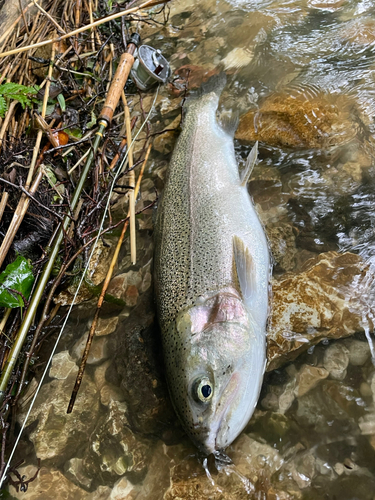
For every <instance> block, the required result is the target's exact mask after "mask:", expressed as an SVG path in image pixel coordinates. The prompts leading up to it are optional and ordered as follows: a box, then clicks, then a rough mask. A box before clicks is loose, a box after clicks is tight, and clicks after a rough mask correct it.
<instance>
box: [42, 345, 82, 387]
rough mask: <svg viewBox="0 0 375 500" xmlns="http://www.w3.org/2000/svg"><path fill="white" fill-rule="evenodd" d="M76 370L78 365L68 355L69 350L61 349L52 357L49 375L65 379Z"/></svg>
mask: <svg viewBox="0 0 375 500" xmlns="http://www.w3.org/2000/svg"><path fill="white" fill-rule="evenodd" d="M72 372H73V373H77V372H78V366H77V365H76V363H75V361H74V359H73V358H72V357H71V356H70V354H69V351H61V352H59V353H57V354H55V355H54V356H53V358H52V363H51V368H50V370H49V376H50V377H51V378H57V379H59V380H65V379H66V378H68V377H69V375H70V374H71V373H72Z"/></svg>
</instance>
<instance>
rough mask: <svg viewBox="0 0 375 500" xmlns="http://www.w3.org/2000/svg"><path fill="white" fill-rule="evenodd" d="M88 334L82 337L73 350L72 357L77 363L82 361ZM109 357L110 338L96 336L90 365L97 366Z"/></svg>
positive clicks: (89, 357) (92, 346)
mask: <svg viewBox="0 0 375 500" xmlns="http://www.w3.org/2000/svg"><path fill="white" fill-rule="evenodd" d="M87 336H88V332H87V333H85V334H84V335H82V337H81V338H80V340H78V341H77V342H76V343H75V345H74V346H73V349H72V357H73V359H75V360H77V361H79V362H80V361H81V359H82V355H83V351H84V349H85V347H86V342H87ZM108 357H109V354H108V338H107V337H96V336H94V338H93V341H92V344H91V347H90V351H89V355H88V358H87V364H88V365H97V364H99V363H100V362H102V361H104V360H105V359H107V358H108Z"/></svg>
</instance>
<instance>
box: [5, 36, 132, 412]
mask: <svg viewBox="0 0 375 500" xmlns="http://www.w3.org/2000/svg"><path fill="white" fill-rule="evenodd" d="M140 41H141V37H140V35H139V34H138V33H133V34H132V35H131V38H130V41H129V44H128V46H127V50H126V52H124V53H123V54H122V55H121V57H120V61H119V64H118V67H117V70H116V73H115V76H114V78H113V80H112V83H111V86H110V88H109V91H108V94H107V98H106V100H105V103H104V106H103V108H102V112H101V114H100V116H99V122H98V124H99V128H98V130H97V132H96V134H95V140H94V144H93V145H92V147H91V150H90V153H89V155H88V157H87V160H86V163H85V165H84V168H83V171H82V174H81V176H80V178H79V181H78V184H77V186H76V188H75V190H74V193H73V196H72V199H71V201H70V209H71V211H72V212H74V210H75V208H76V206H77V204H78V200H79V199H80V196H81V192H82V189H83V186H84V184H85V181H86V179H87V176H88V173H89V171H90V168H91V165H92V163H93V161H94V158H95V155H96V152H97V150H98V147H99V144H100V142H101V140H102V138H103V135H104V132H105V130H106V128H107V127H108V126H109V125H110V123H111V121H112V118H113V114H114V112H115V109H116V107H117V105H118V103H119V100H120V97H121V94H122V92H123V90H124V87H125V84H126V82H127V80H128V77H129V73H130V70H131V69H132V66H133V64H134V53H135V51H136V49H137V47H138V46H139V44H140ZM70 222H71V218H70V217H69V216H68V215H66V216H65V218H64V220H63V222H62V223H61V225H60V228H59V230H58V232H57V234H56V237H55V239H54V241H53V243H52V245H51V253H50V255H49V259H48V262H47V263H46V265H45V266H44V269H43V272H42V274H41V277H40V278H39V281H38V283H37V286H36V289H35V292H34V293H33V296H32V299H31V301H30V304H29V307H28V309H27V312H26V314H25V317H24V319H23V322H22V324H21V327H20V329H19V331H18V333H17V336H16V339H15V342H14V344H13V346H12V348H11V350H10V352H9V355H8V358H7V361H6V363H5V366H4V369H3V372H2V374H1V378H0V405H1V404H2V403H3V401H4V398H5V394H6V389H7V386H8V382H9V380H10V377H11V374H12V371H13V368H14V366H15V364H16V362H17V359H18V356H19V354H20V352H21V349H22V346H23V344H24V342H25V339H26V336H27V334H28V332H29V329H30V327H31V324H32V322H33V320H34V317H35V313H36V310H37V307H38V305H39V303H40V301H41V299H42V296H43V293H44V291H45V288H46V286H47V283H48V280H49V277H50V275H51V272H52V269H53V267H54V264H55V261H56V258H57V255H58V253H59V251H60V246H61V243H62V241H63V239H64V234H66V231H67V229H68V227H69V224H70Z"/></svg>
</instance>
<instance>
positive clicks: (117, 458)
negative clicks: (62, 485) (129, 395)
mask: <svg viewBox="0 0 375 500" xmlns="http://www.w3.org/2000/svg"><path fill="white" fill-rule="evenodd" d="M127 411H128V409H127V405H126V404H125V403H123V402H118V401H113V400H112V401H110V402H109V404H108V410H107V412H106V414H105V415H103V416H102V417H101V418H100V419H99V421H97V425H96V427H95V430H94V432H93V433H92V434H91V436H92V438H91V443H90V450H89V453H88V454H87V455H86V456H85V457H84V465H85V468H86V469H87V470H88V471H89V474H90V475H93V474H96V473H97V470H98V468H99V469H100V471H101V477H102V478H103V482H109V483H111V482H113V481H114V480H116V479H118V476H122V475H123V474H124V473H125V472H132V473H133V475H137V476H142V475H143V474H145V473H146V471H147V465H148V462H149V461H150V458H151V457H149V446H150V444H149V443H148V442H147V441H146V440H143V439H141V437H139V436H137V435H135V434H134V433H133V432H132V431H131V429H130V426H129V421H128V418H127ZM95 471H96V472H95Z"/></svg>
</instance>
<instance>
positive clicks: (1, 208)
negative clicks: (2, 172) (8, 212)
mask: <svg viewBox="0 0 375 500" xmlns="http://www.w3.org/2000/svg"><path fill="white" fill-rule="evenodd" d="M8 198H9V193H7V191H4V192H3V195H2V197H1V201H0V221H1V219H2V218H3V213H4V210H5V207H6V206H7V202H8Z"/></svg>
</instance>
